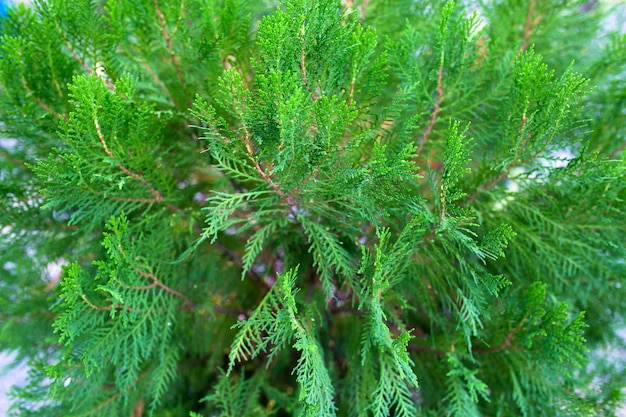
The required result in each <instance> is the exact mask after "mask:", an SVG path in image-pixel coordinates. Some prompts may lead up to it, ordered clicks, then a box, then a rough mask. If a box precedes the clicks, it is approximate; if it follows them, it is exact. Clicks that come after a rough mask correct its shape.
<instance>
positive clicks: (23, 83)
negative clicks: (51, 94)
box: [22, 77, 67, 120]
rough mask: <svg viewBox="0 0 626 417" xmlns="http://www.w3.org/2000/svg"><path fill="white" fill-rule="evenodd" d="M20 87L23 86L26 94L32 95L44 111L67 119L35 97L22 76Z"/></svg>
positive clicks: (58, 117)
mask: <svg viewBox="0 0 626 417" xmlns="http://www.w3.org/2000/svg"><path fill="white" fill-rule="evenodd" d="M22 87H24V90H26V92H27V93H28V95H30V96H32V97H33V98H34V99H35V103H37V105H38V106H39V107H41V108H42V109H43V110H45V111H46V113H49V114H51V115H52V116H54V117H55V118H57V119H63V120H67V116H66V115H64V114H59V113H57V112H55V111H54V110H52V109H51V108H50V107H49V106H48V105H47V104H46V103H44V102H43V101H41V99H40V98H39V97H36V96H35V94H34V92H33V90H31V89H30V87H28V84H26V80H25V79H24V78H23V77H22Z"/></svg>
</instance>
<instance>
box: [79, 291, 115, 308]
mask: <svg viewBox="0 0 626 417" xmlns="http://www.w3.org/2000/svg"><path fill="white" fill-rule="evenodd" d="M80 297H81V298H82V299H83V301H84V302H85V303H86V304H87V305H88V306H89V307H91V308H93V309H94V310H98V311H109V310H111V309H113V306H112V305H110V306H106V307H100V306H97V305H95V304H94V303H92V302H91V301H89V299H88V298H87V296H86V295H85V294H81V296H80Z"/></svg>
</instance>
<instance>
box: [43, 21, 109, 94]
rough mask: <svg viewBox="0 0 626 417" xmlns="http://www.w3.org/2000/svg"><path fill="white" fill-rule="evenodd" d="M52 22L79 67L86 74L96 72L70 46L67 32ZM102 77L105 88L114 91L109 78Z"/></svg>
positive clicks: (57, 23)
mask: <svg viewBox="0 0 626 417" xmlns="http://www.w3.org/2000/svg"><path fill="white" fill-rule="evenodd" d="M54 24H55V26H56V28H57V30H58V31H59V32H60V33H61V36H62V37H63V41H64V43H65V47H66V48H67V49H68V51H70V54H71V55H72V58H74V60H76V62H78V63H79V64H80V66H81V67H83V69H84V70H85V71H87V73H88V74H96V75H98V74H97V73H96V71H95V70H94V69H93V68H92V67H91V66H90V65H89V64H87V61H85V59H84V58H82V57H81V56H80V55H78V53H77V52H76V50H75V49H74V48H73V47H72V44H71V43H70V41H69V40H68V36H67V33H66V32H65V31H64V30H63V29H62V28H61V26H59V22H58V21H56V19H55V21H54ZM100 78H102V79H103V81H104V84H105V85H106V86H107V88H108V89H109V90H111V91H115V85H114V84H113V83H111V82H110V81H109V80H107V79H106V77H100Z"/></svg>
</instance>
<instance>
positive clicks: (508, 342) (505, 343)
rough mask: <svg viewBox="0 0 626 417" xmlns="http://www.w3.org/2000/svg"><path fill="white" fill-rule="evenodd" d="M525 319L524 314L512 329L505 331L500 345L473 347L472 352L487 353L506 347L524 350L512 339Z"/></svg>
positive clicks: (499, 350) (520, 328)
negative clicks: (484, 347)
mask: <svg viewBox="0 0 626 417" xmlns="http://www.w3.org/2000/svg"><path fill="white" fill-rule="evenodd" d="M526 319H527V316H524V318H522V320H521V321H520V322H519V324H518V325H517V326H516V327H515V328H514V329H512V330H510V331H509V332H508V333H507V335H506V337H505V338H504V341H503V342H502V343H501V344H500V346H497V347H495V348H490V349H475V350H474V352H476V353H480V354H489V353H497V352H501V351H503V350H505V349H508V348H511V349H515V350H524V349H522V348H520V347H518V346H514V345H513V340H514V339H515V334H516V333H519V331H520V330H522V326H523V325H524V323H525V322H526Z"/></svg>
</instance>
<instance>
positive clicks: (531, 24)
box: [518, 0, 544, 53]
mask: <svg viewBox="0 0 626 417" xmlns="http://www.w3.org/2000/svg"><path fill="white" fill-rule="evenodd" d="M534 7H535V0H530V2H529V3H528V11H527V12H526V21H525V22H524V32H523V33H522V36H523V39H524V41H523V42H522V44H521V45H520V49H519V51H518V53H519V52H521V51H524V50H526V48H528V45H529V44H530V37H531V36H532V35H533V33H534V32H535V30H536V29H537V26H539V23H540V22H541V21H542V20H543V17H544V15H539V16H537V17H536V18H534V17H533V12H534Z"/></svg>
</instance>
